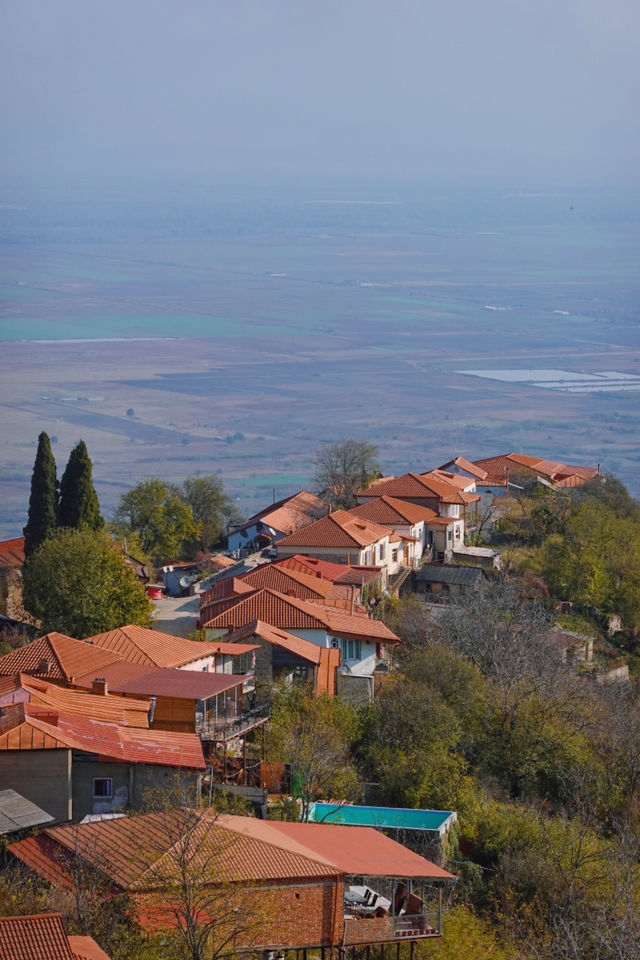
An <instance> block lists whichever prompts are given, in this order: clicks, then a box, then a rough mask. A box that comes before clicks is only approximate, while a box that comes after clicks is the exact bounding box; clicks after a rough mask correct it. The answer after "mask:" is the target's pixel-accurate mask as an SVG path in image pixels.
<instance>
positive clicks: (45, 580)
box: [23, 527, 153, 638]
mask: <svg viewBox="0 0 640 960" xmlns="http://www.w3.org/2000/svg"><path fill="white" fill-rule="evenodd" d="M23 582H24V589H23V602H24V605H25V607H26V609H27V610H28V611H29V612H30V613H31V614H32V615H33V616H34V617H36V618H37V619H38V620H39V621H40V622H41V630H42V632H43V633H48V632H49V631H52V630H55V631H58V632H59V633H66V634H68V635H69V636H72V637H80V638H81V637H90V636H92V635H93V634H96V633H103V632H104V631H106V630H113V629H115V628H116V627H120V626H122V625H123V624H129V623H133V624H138V625H139V626H143V627H147V626H149V625H150V623H151V615H152V611H153V606H152V604H151V602H150V600H149V599H148V597H147V594H146V592H145V590H144V587H143V586H142V585H141V584H140V583H139V581H138V580H137V579H136V577H135V574H134V571H133V569H132V568H131V566H129V565H128V564H127V563H125V561H124V559H123V557H122V554H121V553H120V551H119V550H118V547H117V545H116V544H114V542H113V540H112V539H111V538H110V537H109V536H107V534H106V533H103V532H102V531H98V530H91V529H89V528H88V527H84V528H82V529H81V530H74V529H72V528H68V527H65V528H63V529H61V530H58V532H57V533H56V534H55V535H54V536H53V537H50V538H49V539H48V540H46V541H45V542H44V543H43V544H42V545H41V546H40V547H39V548H38V550H36V551H35V553H33V554H32V555H31V557H30V558H29V563H28V564H26V565H25V567H24V571H23Z"/></svg>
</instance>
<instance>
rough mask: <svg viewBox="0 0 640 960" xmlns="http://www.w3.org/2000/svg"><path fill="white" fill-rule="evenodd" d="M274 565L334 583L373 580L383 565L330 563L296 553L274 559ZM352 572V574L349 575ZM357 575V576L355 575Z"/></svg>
mask: <svg viewBox="0 0 640 960" xmlns="http://www.w3.org/2000/svg"><path fill="white" fill-rule="evenodd" d="M273 565H274V566H276V567H286V568H287V569H288V570H300V571H301V572H302V573H309V574H311V576H313V577H316V578H320V579H323V580H331V581H332V582H333V583H336V584H343V585H344V584H351V583H355V584H360V583H361V581H362V579H363V578H364V582H365V583H368V582H369V581H370V580H375V578H376V577H379V576H380V574H381V573H382V570H383V567H375V566H363V565H362V564H354V565H351V564H345V563H332V562H331V561H330V560H321V559H320V558H319V557H308V556H304V555H303V554H301V553H296V554H294V555H293V556H292V557H283V558H282V559H281V560H275V561H274V563H273ZM352 574H353V576H351V575H352ZM356 575H357V576H356Z"/></svg>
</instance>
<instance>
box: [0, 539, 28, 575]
mask: <svg viewBox="0 0 640 960" xmlns="http://www.w3.org/2000/svg"><path fill="white" fill-rule="evenodd" d="M23 564H24V537H15V538H14V539H13V540H0V569H1V568H2V567H4V568H7V569H14V568H15V569H18V568H19V567H21V566H22V565H23Z"/></svg>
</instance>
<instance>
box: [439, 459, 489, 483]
mask: <svg viewBox="0 0 640 960" xmlns="http://www.w3.org/2000/svg"><path fill="white" fill-rule="evenodd" d="M449 467H459V468H460V470H464V471H465V473H470V474H471V476H472V477H475V479H476V480H484V479H485V477H486V476H487V471H486V470H483V469H482V467H479V466H478V464H477V463H472V462H471V460H465V458H464V457H455V458H454V459H453V460H448V461H447V463H443V464H442V466H441V467H438V470H448V469H449Z"/></svg>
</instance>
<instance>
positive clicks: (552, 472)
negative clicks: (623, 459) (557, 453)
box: [474, 453, 598, 487]
mask: <svg viewBox="0 0 640 960" xmlns="http://www.w3.org/2000/svg"><path fill="white" fill-rule="evenodd" d="M474 463H475V464H476V466H478V467H481V468H482V469H483V470H485V471H486V472H487V477H486V478H485V480H484V481H483V483H484V484H485V485H487V484H491V485H492V486H496V487H497V486H505V484H506V478H507V476H513V475H514V474H517V473H518V471H520V470H525V471H531V472H532V473H534V474H536V475H538V476H543V477H545V478H546V479H547V480H549V481H550V483H553V484H555V485H556V486H560V487H564V486H568V487H579V486H582V484H583V483H584V482H585V480H590V479H592V478H593V477H595V476H597V474H598V470H597V468H596V467H576V466H572V465H569V464H566V463H556V462H555V461H553V460H543V459H541V458H539V457H529V456H526V455H525V454H522V453H504V454H500V455H499V456H497V457H487V458H486V459H484V460H474Z"/></svg>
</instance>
